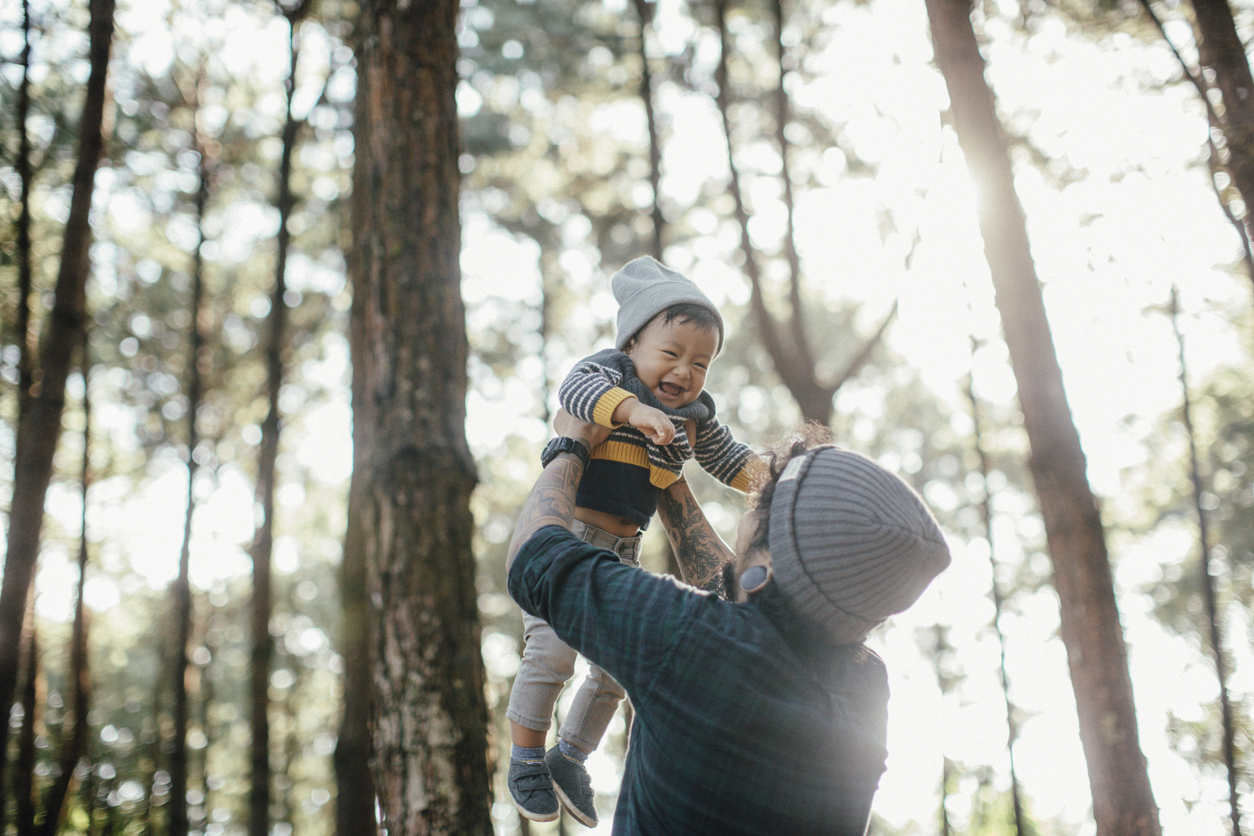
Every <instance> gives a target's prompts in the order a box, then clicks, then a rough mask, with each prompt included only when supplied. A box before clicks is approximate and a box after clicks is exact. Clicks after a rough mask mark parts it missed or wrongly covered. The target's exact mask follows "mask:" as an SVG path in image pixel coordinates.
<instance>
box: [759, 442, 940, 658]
mask: <svg viewBox="0 0 1254 836" xmlns="http://www.w3.org/2000/svg"><path fill="white" fill-rule="evenodd" d="M770 515H771V516H770V529H769V531H768V535H769V537H768V539H769V548H770V552H771V567H772V571H773V572H774V575H775V583H776V584H777V585H778V586H779V589H780V591H781V592H783V594H784V596H785V597H786V598H788V600H789V602H790V603H791V604H792V607H793V609H794V610H795V611H796V612H797V614H798V615H800V616H801V617H802V618H804V619H806V620H807V621H810V622H813V623H815V624H817V625H819V626H821V627H823V628H824V630H825V631H826V633H827V635H828V636H829V637H830V639H831V640H832V641H833V642H835V643H837V644H849V643H853V642H859V641H862V639H864V638H866V635H867V633H869V632H870V631H871V629H872V628H874V627H875V626H876V625H878V624H879V623H880V622H882V621H884V619H886V618H888V617H889V616H890V615H892V614H893V613H899V612H902V611H903V610H905V609H906V608H907V607H909V606H910V605H911V604H913V603H914V602H915V601H916V600H918V597H919V596H920V595H921V594H923V590H924V589H926V588H927V585H928V584H929V583H931V581H932V578H934V577H936V575H937V574H939V573H940V571H941V570H942V569H944V568H945V567H946V566H948V565H949V547H948V546H946V545H945V539H944V537H943V536H942V535H941V531H940V527H939V526H938V525H937V524H936V520H935V519H934V518H933V517H932V514H931V512H930V511H928V509H927V507H926V506H925V505H924V504H923V500H922V499H921V498H920V497H919V495H918V494H917V493H915V492H914V490H912V489H911V488H910V486H909V485H907V484H906V483H905V482H903V481H902V480H901V479H900V478H898V477H897V476H894V475H893V474H891V473H889V472H888V471H887V470H885V469H884V468H883V467H881V466H880V465H878V464H876V463H875V462H873V461H872V460H871V459H868V458H867V457H866V456H862V455H859V454H858V453H854V452H851V451H849V450H842V449H840V448H837V447H830V446H826V447H818V448H815V449H813V450H809V451H807V452H805V453H803V454H800V455H798V456H796V457H794V458H793V459H792V460H790V461H789V462H788V464H787V465H786V466H785V467H784V471H783V473H781V474H780V477H779V481H778V482H777V483H776V486H775V493H774V495H773V496H772V498H771V506H770Z"/></svg>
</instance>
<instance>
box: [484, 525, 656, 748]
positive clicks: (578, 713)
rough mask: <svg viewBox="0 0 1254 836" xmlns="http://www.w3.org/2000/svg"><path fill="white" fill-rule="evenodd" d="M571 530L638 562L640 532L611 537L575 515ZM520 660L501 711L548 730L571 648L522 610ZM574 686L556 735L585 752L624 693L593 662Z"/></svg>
mask: <svg viewBox="0 0 1254 836" xmlns="http://www.w3.org/2000/svg"><path fill="white" fill-rule="evenodd" d="M571 531H572V532H573V533H574V535H575V536H576V537H578V538H579V539H581V540H585V541H587V542H589V543H591V544H592V545H594V546H601V547H603V548H607V549H610V550H611V551H613V552H614V553H615V554H617V555H618V559H619V560H621V561H622V562H623V563H627V564H630V565H632V566H639V565H640V535H639V534H637V535H636V536H635V537H622V538H620V537H615V536H614V535H613V534H610V533H609V532H607V531H602V530H601V529H599V528H596V527H595V526H591V525H587V524H585V523H582V522H580V521H579V520H575V521H574V524H573V525H572V526H571ZM523 641H524V642H526V646H525V647H524V649H523V656H522V663H521V664H520V665H519V666H518V674H517V676H515V677H514V689H513V690H512V691H511V692H510V695H509V710H508V711H507V712H506V715H505V716H507V717H508V718H509V719H510V720H511V721H512V722H515V723H517V724H518V725H520V726H522V727H523V728H528V729H533V730H535V731H548V729H549V726H550V725H552V723H553V706H554V705H556V704H557V698H558V696H559V695H560V694H561V693H562V688H563V687H565V685H566V682H567V680H569V679H570V678H571V676H572V675H573V674H574V672H575V656H576V655H577V654H576V653H575V651H574V650H572V649H571V648H569V647H567V646H566V644H565V643H564V642H563V641H562V640H561V639H559V638H558V637H557V634H556V633H554V632H553V628H552V627H550V626H549V625H548V623H547V622H544V621H542V620H540V619H539V618H536V617H535V616H534V615H529V614H528V613H523ZM590 668H591V670H589V671H588V676H587V677H586V678H585V679H584V681H583V684H582V685H580V686H579V691H578V692H577V693H576V694H575V701H574V702H573V703H572V704H571V706H570V711H569V712H568V713H567V714H566V719H565V720H563V721H562V727H561V728H560V729H558V733H557V734H558V737H559V738H561V739H562V740H565V741H566V742H567V743H570V744H571V745H573V746H576V747H578V748H579V749H582V750H583V751H585V752H591V751H592V750H594V749H596V748H597V745H598V744H599V743H600V742H601V737H602V735H604V734H605V730H606V728H608V727H609V724H610V720H612V719H614V712H615V711H617V710H618V704H619V703H620V702H621V701H622V699H623V697H624V696H625V693H624V691H623V687H622V686H621V685H619V684H618V683H617V682H615V681H614V679H613V677H611V676H610V675H609V674H607V673H606V672H605V671H603V670H601V669H600V668H599V667H597V666H596V665H591V664H590Z"/></svg>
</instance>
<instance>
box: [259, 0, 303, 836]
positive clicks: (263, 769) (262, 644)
mask: <svg viewBox="0 0 1254 836" xmlns="http://www.w3.org/2000/svg"><path fill="white" fill-rule="evenodd" d="M304 8H305V4H303V3H302V4H301V6H299V7H298V10H297V12H295V13H293V14H292V15H290V16H289V17H288V56H289V63H288V75H287V79H286V81H285V83H284V84H285V92H286V99H287V112H286V117H285V119H284V122H283V151H282V153H281V155H280V158H279V172H278V180H279V194H278V201H277V203H278V210H279V232H278V242H277V246H278V252H277V254H276V261H275V270H274V290H273V292H272V293H271V296H270V316H269V323H268V326H269V331H270V333H269V339H268V342H267V345H266V381H267V387H266V388H267V398H268V401H269V407H268V411H267V413H266V418H265V420H264V421H263V422H262V425H261V449H260V452H259V453H258V460H257V504H258V505H259V506H260V507H261V525H260V526H259V527H258V528H257V533H256V538H255V539H254V541H253V548H252V557H253V598H252V631H253V651H252V671H251V674H252V678H251V695H252V744H251V764H252V770H251V787H250V790H249V816H248V832H249V836H266V834H268V833H269V832H270V719H269V710H270V697H269V692H270V667H271V661H272V659H273V657H274V638H273V637H272V636H271V635H270V618H271V615H272V613H273V610H274V601H273V594H274V593H273V590H272V588H271V587H272V582H271V561H272V557H273V552H274V489H275V483H276V481H277V478H278V474H277V464H278V456H279V435H280V432H281V430H282V426H281V424H282V412H281V410H280V408H279V392H280V390H281V389H282V387H283V344H284V341H285V340H286V339H287V300H286V298H285V297H286V295H287V255H288V247H289V245H290V244H291V231H290V228H289V225H288V220H289V218H290V217H291V215H292V209H293V208H294V207H295V205H296V199H295V196H294V195H293V193H292V154H293V152H294V150H295V146H296V134H297V131H298V129H299V127H300V123H299V122H298V121H297V120H296V117H295V116H294V115H293V114H292V97H293V96H294V95H295V93H296V66H297V61H298V59H299V55H300V50H299V47H298V45H297V44H298V40H297V38H298V36H297V32H296V27H297V25H298V24H297V21H298V20H299V16H300V14H303V10H304Z"/></svg>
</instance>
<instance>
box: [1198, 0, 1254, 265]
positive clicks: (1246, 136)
mask: <svg viewBox="0 0 1254 836" xmlns="http://www.w3.org/2000/svg"><path fill="white" fill-rule="evenodd" d="M1192 5H1193V17H1194V23H1195V27H1194V28H1195V31H1196V32H1197V36H1198V37H1197V42H1198V44H1197V46H1198V57H1199V59H1200V60H1201V63H1202V66H1203V67H1206V68H1207V69H1210V70H1211V71H1213V72H1214V82H1213V83H1214V86H1215V87H1217V88H1218V89H1219V92H1220V95H1221V96H1222V103H1223V108H1222V111H1221V112H1220V113H1219V114H1218V115H1219V127H1220V129H1221V130H1222V131H1223V135H1224V140H1225V143H1226V144H1227V151H1228V160H1227V169H1228V173H1229V174H1231V175H1232V182H1233V185H1235V186H1236V187H1237V191H1239V192H1240V193H1241V198H1242V200H1243V201H1244V203H1245V207H1246V208H1245V215H1244V218H1243V220H1244V223H1245V231H1246V236H1247V237H1248V238H1249V239H1254V77H1251V74H1250V62H1249V59H1248V57H1247V56H1246V54H1245V45H1244V44H1243V43H1242V42H1241V37H1240V35H1238V34H1237V26H1236V22H1235V21H1234V20H1233V18H1232V8H1231V7H1230V6H1229V5H1228V3H1227V0H1192ZM1251 279H1252V280H1254V276H1251Z"/></svg>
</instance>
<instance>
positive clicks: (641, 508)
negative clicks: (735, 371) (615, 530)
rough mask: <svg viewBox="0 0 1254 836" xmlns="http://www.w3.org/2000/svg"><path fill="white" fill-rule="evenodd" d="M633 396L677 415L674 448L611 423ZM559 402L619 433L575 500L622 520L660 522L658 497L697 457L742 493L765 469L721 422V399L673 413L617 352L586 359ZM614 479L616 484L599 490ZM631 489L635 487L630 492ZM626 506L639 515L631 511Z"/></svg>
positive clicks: (603, 448)
mask: <svg viewBox="0 0 1254 836" xmlns="http://www.w3.org/2000/svg"><path fill="white" fill-rule="evenodd" d="M630 397H636V398H639V399H640V402H641V403H643V404H646V405H647V406H652V407H655V408H657V409H660V410H662V411H663V412H665V413H666V414H667V415H668V416H670V418H671V421H672V422H673V423H674V425H675V439H674V440H673V441H672V442H671V443H670V444H667V445H665V446H658V445H656V444H654V443H653V442H652V441H650V440H649V439H648V438H647V437H645V435H644V433H642V432H640V431H639V430H637V429H635V428H634V427H632V426H630V425H628V424H618V425H616V424H614V423H613V421H611V416H612V415H613V414H614V409H615V407H617V406H618V405H619V404H620V403H622V402H623V401H624V400H626V399H627V398H630ZM558 400H559V401H560V402H561V405H562V408H563V409H565V410H566V411H567V412H569V413H570V414H571V415H574V416H575V417H576V418H579V419H580V420H582V421H587V422H589V423H593V424H599V425H601V426H603V427H611V428H613V432H611V433H610V435H609V438H607V439H606V440H605V441H603V442H601V443H600V444H599V445H597V447H596V449H594V450H593V451H592V461H591V462H590V463H589V465H588V469H587V471H586V472H585V473H584V478H583V481H582V482H581V483H580V486H579V496H578V497H577V498H576V503H577V504H579V505H581V506H583V507H590V508H594V509H596V510H601V511H606V512H608V513H613V514H617V515H618V516H622V517H625V518H627V519H631V520H633V521H635V522H636V523H637V524H638V525H642V526H643V525H647V523H648V519H649V518H650V517H652V516H653V511H654V510H655V509H656V507H657V496H658V493H659V492H660V491H661V490H662V489H664V488H666V487H668V486H670V485H671V484H672V483H673V482H675V480H677V479H678V478H679V476H680V473H681V472H682V471H683V467H684V462H686V461H688V460H689V459H692V458H695V459H696V460H697V463H698V464H700V465H701V467H702V469H704V470H705V471H706V472H707V473H709V474H710V475H711V476H713V477H714V478H715V479H718V480H719V481H720V482H722V483H724V484H726V485H730V486H731V487H733V488H735V489H737V490H740V491H745V490H748V488H749V484H750V481H751V478H752V476H753V475H754V473H755V472H756V469H757V468H759V467H761V460H760V459H759V458H758V457H757V455H756V454H755V453H754V452H753V451H752V450H751V449H750V448H749V446H748V445H747V444H742V443H740V442H739V441H736V439H735V438H733V437H732V434H731V430H729V429H728V428H727V427H726V426H725V425H723V424H721V423H719V421H718V419H717V418H715V417H714V401H713V399H712V398H711V397H710V396H709V395H708V394H707V393H705V392H702V393H701V394H700V395H699V396H698V397H697V400H695V401H693V402H692V403H691V404H688V405H687V406H685V407H681V408H680V409H671V408H669V407H667V406H665V405H664V404H663V403H662V402H661V401H659V400H658V399H657V397H656V396H655V395H654V394H653V393H652V392H651V391H649V390H648V388H646V387H645V386H644V384H643V383H641V382H640V379H639V378H637V377H636V368H635V366H634V365H633V364H632V362H631V358H630V357H628V356H627V355H626V354H624V353H623V352H621V351H618V350H616V349H612V348H611V349H606V350H605V351H600V352H597V353H596V354H593V355H592V356H591V357H587V358H585V359H583V360H581V361H579V363H577V364H576V365H575V367H574V369H572V370H571V372H570V374H569V375H567V376H566V379H565V380H564V381H562V385H561V387H560V388H559V389H558ZM685 421H693V422H694V423H695V424H696V438H695V439H689V438H688V433H687V432H686V431H685V428H684V422H685ZM606 465H609V466H606ZM612 465H618V467H615V466H612ZM622 465H627V466H629V467H628V468H626V469H625V468H623V467H621V466H622ZM624 477H627V478H628V479H629V481H631V482H637V483H638V489H637V490H631V489H630V486H624V485H622V484H616V483H617V482H620V481H621V480H622V478H624ZM633 477H635V478H633ZM608 479H613V480H614V482H615V483H610V484H598V483H600V482H604V481H607V480H608ZM645 482H647V484H644V483H645ZM624 488H628V489H627V490H626V491H625V493H624ZM624 503H626V504H627V505H629V506H630V507H631V508H632V509H634V510H635V511H636V512H637V513H635V514H629V513H624V509H623V505H624ZM641 517H643V520H642V519H641Z"/></svg>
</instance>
